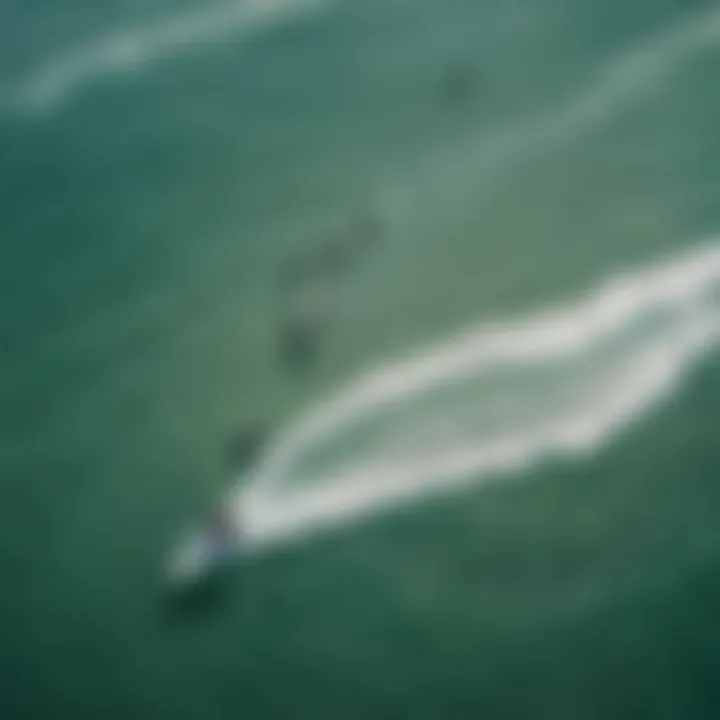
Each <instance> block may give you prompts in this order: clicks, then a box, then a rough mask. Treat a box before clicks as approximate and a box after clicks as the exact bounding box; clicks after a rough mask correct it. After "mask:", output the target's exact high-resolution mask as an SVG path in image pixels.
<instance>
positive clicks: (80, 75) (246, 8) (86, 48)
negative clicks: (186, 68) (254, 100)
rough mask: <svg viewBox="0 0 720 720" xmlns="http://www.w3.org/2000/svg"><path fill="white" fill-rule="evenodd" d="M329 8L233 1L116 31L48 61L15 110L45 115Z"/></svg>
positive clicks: (281, 0) (296, 0)
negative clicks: (169, 63)
mask: <svg viewBox="0 0 720 720" xmlns="http://www.w3.org/2000/svg"><path fill="white" fill-rule="evenodd" d="M326 6H327V2H326V0H228V1H227V2H220V3H217V2H215V3H212V4H209V5H207V6H205V7H204V8H203V9H202V10H196V11H192V12H187V13H186V14H184V15H176V16H173V17H170V18H168V19H166V20H164V21H158V22H155V23H152V24H149V25H147V26H138V27H127V28H125V29H122V30H117V31H115V32H113V33H112V34H109V35H107V36H105V37H101V38H98V39H96V40H93V41H90V42H88V43H87V44H85V45H81V46H80V47H77V48H74V49H72V50H69V51H67V52H66V53H64V54H62V55H59V56H57V57H55V58H52V59H51V60H49V61H48V62H47V63H46V64H45V65H44V66H43V67H41V68H40V69H39V70H37V71H36V72H35V73H34V74H33V75H32V76H30V77H29V78H28V79H26V80H25V81H24V82H23V83H21V85H20V86H19V87H18V88H17V90H16V92H15V93H14V97H13V99H12V102H11V105H12V107H13V108H14V109H15V111H16V112H19V113H22V114H28V115H45V114H48V113H51V112H52V111H54V110H57V109H58V108H59V107H61V106H62V105H63V104H64V103H66V102H68V101H69V100H71V99H72V98H73V97H74V96H75V95H76V94H77V93H78V92H79V91H80V90H81V89H82V88H83V87H85V86H86V85H88V84H90V83H92V82H94V81H97V80H100V79H102V78H104V77H107V76H110V75H124V74H127V73H130V72H134V71H137V70H139V69H142V68H145V67H147V66H149V65H152V64H153V63H155V62H157V61H159V60H162V59H163V58H165V57H169V56H172V55H177V54H179V53H181V52H183V51H185V50H187V49H188V48H191V47H193V46H196V45H199V44H202V43H209V42H213V41H219V40H225V39H229V38H234V39H238V38H241V37H243V36H245V35H249V34H252V33H254V32H256V31H258V30H260V29H262V28H265V27H268V26H272V25H276V24H278V23H281V22H286V21H289V20H292V19H293V18H295V17H297V16H299V15H303V14H306V13H309V12H313V11H318V10H320V9H322V8H324V7H326Z"/></svg>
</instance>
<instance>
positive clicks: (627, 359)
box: [237, 239, 720, 545]
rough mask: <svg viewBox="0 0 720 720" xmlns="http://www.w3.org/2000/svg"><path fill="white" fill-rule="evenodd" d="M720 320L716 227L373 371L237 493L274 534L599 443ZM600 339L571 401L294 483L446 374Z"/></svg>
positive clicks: (250, 522) (300, 425)
mask: <svg viewBox="0 0 720 720" xmlns="http://www.w3.org/2000/svg"><path fill="white" fill-rule="evenodd" d="M650 318H655V319H656V320H658V319H659V320H660V321H661V322H660V323H659V327H658V329H656V330H655V331H654V332H652V333H650V335H649V336H646V335H644V334H642V333H640V332H639V330H640V328H642V325H643V323H644V322H646V321H648V320H649V319H650ZM636 330H637V331H638V339H637V340H636V341H635V342H629V344H628V345H627V348H626V349H625V350H624V351H623V354H622V355H621V356H620V357H619V358H615V359H614V360H613V362H612V363H611V364H609V365H607V366H605V365H604V364H603V363H604V361H603V360H602V359H601V358H602V350H603V349H604V348H606V347H607V345H608V343H611V342H612V341H613V340H614V339H615V338H617V336H618V335H620V334H622V333H624V332H628V331H631V333H632V332H634V331H636ZM719 331H720V240H718V239H710V240H708V241H707V242H705V243H704V244H703V245H701V246H700V247H698V248H697V249H695V250H693V251H692V252H689V253H685V254H683V255H679V256H676V257H674V258H671V259H668V260H666V261H665V262H663V263H660V264H656V265H654V266H652V267H647V268H645V269H641V270H638V271H636V272H634V273H629V272H625V273H622V274H621V275H619V276H617V277H615V278H613V279H611V280H610V281H608V282H606V283H605V284H604V285H602V286H601V287H600V288H599V289H597V290H596V291H595V292H593V293H590V294H588V295H587V296H585V297H584V298H581V299H579V300H577V301H575V302H571V303H567V304H566V305H562V306H559V307H556V308H554V309H551V310H549V311H546V312H543V313H537V314H533V315H531V316H528V317H527V318H519V319H515V320H511V321H508V322H498V323H494V324H484V325H481V326H479V327H476V328H472V329H470V330H469V331H468V332H466V333H463V334H461V335H459V336H457V337H455V338H453V339H451V340H449V341H448V342H445V343H441V344H437V345H434V346H431V347H429V348H426V349H425V350H423V351H421V352H419V353H417V354H416V355H415V356H413V357H411V358H409V359H406V360H402V361H398V362H394V363H390V364H387V365H384V366H382V367H381V368H380V369H378V370H376V371H374V372H371V373H370V374H368V375H367V376H365V377H363V378H361V379H360V380H359V381H357V382H356V383H354V384H353V385H351V386H350V387H349V388H348V389H347V390H345V391H343V392H340V393H338V394H337V395H336V396H334V397H331V398H330V399H329V400H327V401H325V402H323V403H321V404H320V405H319V406H318V407H317V408H316V409H315V410H313V411H311V412H309V413H308V414H307V415H305V416H304V417H302V418H300V420H299V421H298V422H297V423H296V424H294V425H293V426H292V427H290V428H289V429H288V431H286V432H285V433H284V434H283V435H282V436H281V437H280V438H279V440H278V442H277V443H276V444H275V445H274V446H273V447H272V448H271V449H270V452H269V454H268V456H267V457H266V459H265V461H264V462H263V463H261V464H260V466H259V467H258V468H257V471H256V472H255V474H254V477H253V480H252V482H251V484H250V485H249V488H248V490H246V491H243V492H240V493H239V494H238V496H237V503H238V512H239V513H241V514H242V515H243V520H244V522H245V524H246V525H247V526H248V527H249V529H250V532H251V534H252V535H253V536H254V537H255V539H256V541H257V542H258V543H259V544H261V545H262V544H267V543H273V542H277V541H279V540H282V539H289V538H295V537H298V536H301V535H303V534H305V533H308V532H314V531H317V530H319V529H321V528H323V527H326V526H329V525H335V524H340V523H344V522H347V521H349V520H352V519H358V518H360V517H363V516H367V515H372V514H374V513H376V512H378V511H380V510H382V509H384V508H387V507H394V506H397V505H402V504H405V503H407V502H411V501H414V500H416V499H418V498H420V497H423V496H426V495H428V494H433V493H443V492H448V491H449V490H450V489H452V488H455V487H457V486H458V485H461V484H464V483H468V482H475V483H477V482H481V481H485V480H488V479H490V478H493V477H498V476H500V475H502V474H503V473H508V472H517V471H519V470H527V469H531V468H533V467H535V466H536V465H537V464H538V463H539V462H542V461H543V460H544V459H545V458H547V457H549V456H557V455H560V456H573V455H578V454H581V455H582V454H588V453H593V452H597V451H598V450H600V449H601V448H602V447H603V446H604V445H605V444H606V443H607V442H608V441H609V440H610V439H611V438H613V437H614V436H615V435H616V434H617V433H618V432H620V431H621V430H622V429H623V428H625V427H628V426H629V425H631V424H632V423H635V422H638V421H639V420H640V419H641V418H642V417H643V416H644V415H645V414H646V413H647V412H648V411H649V410H650V409H651V408H652V407H653V406H655V405H656V404H657V403H658V402H659V401H661V400H662V399H663V398H665V397H667V395H668V394H669V393H670V392H671V391H673V390H674V389H676V388H677V386H678V383H679V382H680V380H681V379H682V378H683V376H684V375H686V373H687V372H688V371H689V370H690V369H691V368H692V366H693V363H694V361H695V360H696V359H697V357H698V356H699V355H700V354H701V353H702V352H703V351H705V350H707V349H709V348H711V347H712V346H713V345H714V344H715V343H716V342H717V339H718V332H719ZM595 352H597V353H598V358H599V359H598V367H597V369H596V370H595V371H594V374H593V375H592V376H591V377H590V379H589V380H588V387H587V388H585V390H584V391H583V392H582V393H578V395H577V400H576V401H575V402H574V403H571V404H570V405H569V406H568V405H566V404H563V403H561V404H556V405H555V406H553V407H550V409H549V410H548V412H547V413H546V414H545V415H543V416H539V417H532V418H524V417H522V416H519V417H518V422H517V427H515V428H513V427H510V428H506V429H505V430H504V431H503V432H501V433H500V434H499V435H498V434H493V433H481V434H479V435H478V436H477V437H474V438H469V439H468V438H463V439H462V440H461V441H460V442H458V443H457V444H452V443H450V444H448V445H447V446H445V447H441V448H434V449H433V450H432V451H430V452H428V453H422V454H420V456H419V457H416V458H413V457H412V456H408V454H407V453H406V452H402V453H401V452H398V456H397V458H396V459H395V460H393V458H392V457H388V456H381V457H380V458H379V459H378V457H370V458H363V457H361V458H359V459H358V460H357V461H356V462H355V464H354V465H350V466H344V467H341V468H339V470H338V472H337V473H335V474H332V473H331V474H328V475H327V476H325V477H318V478H313V479H312V482H311V483H307V484H302V485H300V486H297V485H293V484H292V483H288V482H287V481H288V479H289V478H291V477H292V475H293V471H294V465H295V463H297V461H298V460H299V458H301V456H302V455H303V453H305V452H307V451H308V450H309V449H312V448H313V447H316V446H318V445H322V444H324V443H331V442H332V441H333V438H334V437H336V436H338V434H340V433H341V432H343V431H346V430H347V429H348V428H349V429H352V427H353V425H355V424H357V423H360V422H364V421H366V420H367V419H368V418H371V417H372V416H373V415H374V414H377V413H382V412H383V411H384V410H385V409H387V408H389V407H391V406H396V405H398V404H401V403H405V402H410V401H412V400H414V399H416V398H417V397H419V396H422V395H423V394H424V393H428V392H431V391H433V389H435V388H437V387H438V386H442V385H443V384H450V383H455V382H461V381H462V378H463V377H466V376H469V375H473V376H475V377H476V376H478V375H482V374H483V373H489V372H493V369H494V368H498V367H509V366H515V367H520V368H527V367H532V368H539V367H542V366H545V367H552V366H553V365H558V364H559V363H562V364H563V367H565V366H566V365H567V364H568V363H570V364H572V362H573V360H574V359H578V360H580V359H582V358H586V357H587V355H588V353H589V354H590V355H592V354H593V353H595ZM558 387H559V389H562V386H558Z"/></svg>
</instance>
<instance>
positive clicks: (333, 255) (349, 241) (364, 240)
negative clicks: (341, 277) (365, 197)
mask: <svg viewBox="0 0 720 720" xmlns="http://www.w3.org/2000/svg"><path fill="white" fill-rule="evenodd" d="M380 232H381V231H380V223H379V222H378V220H377V218H376V217H375V216H373V215H371V214H370V213H365V214H363V215H360V216H359V217H358V218H356V219H355V221H354V222H352V223H351V224H349V225H348V226H347V227H345V228H344V229H343V230H341V231H339V232H337V233H335V234H333V235H331V236H330V237H329V238H327V239H326V240H325V241H324V242H323V243H322V245H321V246H320V248H319V251H318V255H319V258H318V260H319V263H320V265H321V267H322V268H323V269H325V270H326V271H329V272H337V271H340V270H344V269H346V268H347V267H348V265H350V263H351V262H353V261H354V260H355V259H356V258H357V257H358V255H359V254H360V253H361V252H363V251H364V250H365V249H366V248H367V246H368V245H370V244H371V243H375V242H376V241H377V240H378V239H379V238H380Z"/></svg>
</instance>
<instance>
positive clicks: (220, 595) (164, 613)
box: [158, 569, 235, 624]
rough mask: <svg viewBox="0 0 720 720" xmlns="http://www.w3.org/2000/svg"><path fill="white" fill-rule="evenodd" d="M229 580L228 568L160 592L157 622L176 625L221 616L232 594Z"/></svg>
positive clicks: (232, 584)
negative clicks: (195, 581) (192, 582)
mask: <svg viewBox="0 0 720 720" xmlns="http://www.w3.org/2000/svg"><path fill="white" fill-rule="evenodd" d="M228 570H229V569H228ZM232 579H233V578H232V576H231V574H230V573H229V572H228V571H218V572H215V573H213V574H212V575H210V576H209V577H207V578H205V579H204V580H203V581H201V582H198V583H195V584H193V585H189V586H188V587H183V588H170V589H168V590H166V591H164V593H163V594H162V595H161V597H160V601H159V608H158V610H159V616H160V620H161V622H163V623H166V624H179V623H185V622H190V621H202V620H210V619H212V618H216V617H218V616H221V615H222V614H223V613H224V611H226V610H227V608H228V607H229V603H230V600H231V598H232V596H233V589H234V586H235V583H234V582H232Z"/></svg>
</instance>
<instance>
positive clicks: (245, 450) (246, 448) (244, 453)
mask: <svg viewBox="0 0 720 720" xmlns="http://www.w3.org/2000/svg"><path fill="white" fill-rule="evenodd" d="M265 436H266V433H265V431H264V430H261V429H260V428H257V427H251V428H244V429H242V430H238V431H237V432H235V433H233V435H232V436H231V437H230V442H229V443H228V458H229V461H230V463H231V465H232V466H233V469H235V470H240V469H244V468H247V467H248V466H250V465H252V464H253V463H254V462H255V461H256V460H257V458H258V456H259V454H260V452H261V451H262V449H263V446H264V444H265Z"/></svg>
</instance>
